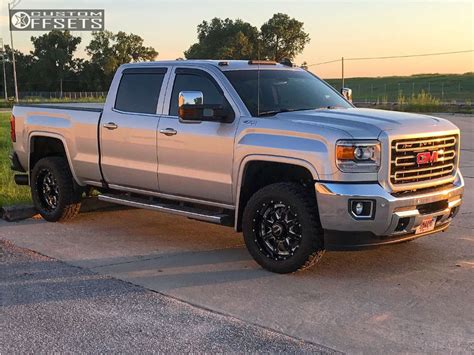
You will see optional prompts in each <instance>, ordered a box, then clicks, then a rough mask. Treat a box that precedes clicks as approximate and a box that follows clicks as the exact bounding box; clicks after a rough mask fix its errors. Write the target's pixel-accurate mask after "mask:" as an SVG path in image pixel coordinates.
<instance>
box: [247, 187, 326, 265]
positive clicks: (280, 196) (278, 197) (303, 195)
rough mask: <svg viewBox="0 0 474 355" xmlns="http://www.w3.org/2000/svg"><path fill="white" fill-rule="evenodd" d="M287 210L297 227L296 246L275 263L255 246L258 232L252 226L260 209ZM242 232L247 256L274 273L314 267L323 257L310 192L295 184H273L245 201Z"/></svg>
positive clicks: (321, 232)
mask: <svg viewBox="0 0 474 355" xmlns="http://www.w3.org/2000/svg"><path fill="white" fill-rule="evenodd" d="M280 202H281V203H283V204H285V205H287V206H290V207H291V209H292V210H294V213H295V214H297V218H298V221H299V224H300V234H301V239H300V244H299V246H298V248H297V249H296V250H295V251H294V254H292V255H291V256H289V257H288V258H287V259H285V260H275V259H274V258H273V257H272V256H270V255H268V254H267V253H266V251H265V250H262V249H265V248H262V245H261V244H260V245H259V243H258V242H257V239H258V230H259V228H258V227H257V226H256V225H255V223H256V222H255V221H256V220H258V218H262V215H261V214H260V215H259V213H262V212H261V211H262V209H263V208H264V207H263V206H266V205H268V204H271V203H280ZM242 223H243V225H242V230H243V234H244V240H245V244H246V246H247V249H248V251H249V253H250V254H251V255H252V257H253V258H254V259H255V261H256V262H257V263H258V264H260V265H261V266H262V267H263V268H264V269H267V270H269V271H272V272H276V273H281V274H284V273H291V272H295V271H299V270H304V269H307V268H309V267H311V266H313V265H314V264H316V263H317V262H318V261H319V260H320V259H321V257H322V256H323V254H324V232H323V229H322V228H321V224H320V222H319V215H318V206H317V203H316V196H315V193H314V190H313V191H311V190H310V189H308V188H306V187H304V186H302V185H300V184H296V183H276V184H272V185H268V186H265V187H263V188H262V189H260V190H259V191H257V192H256V193H255V194H254V195H253V196H252V197H251V198H250V200H249V201H248V203H247V205H246V207H245V209H244V213H243V220H242Z"/></svg>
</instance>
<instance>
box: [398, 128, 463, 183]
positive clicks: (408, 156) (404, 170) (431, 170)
mask: <svg viewBox="0 0 474 355" xmlns="http://www.w3.org/2000/svg"><path fill="white" fill-rule="evenodd" d="M457 146H458V137H457V136H456V135H451V136H442V137H429V138H411V139H399V140H395V141H393V142H392V151H391V161H390V181H391V183H392V184H394V185H402V184H413V183H417V182H423V181H428V180H435V179H441V178H444V177H447V176H450V175H452V174H453V172H454V171H455V169H456V161H457V151H458V150H457Z"/></svg>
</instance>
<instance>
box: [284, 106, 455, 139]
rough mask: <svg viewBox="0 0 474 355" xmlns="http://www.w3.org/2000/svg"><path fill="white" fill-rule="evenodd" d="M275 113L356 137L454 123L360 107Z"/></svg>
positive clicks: (444, 127) (431, 129)
mask: <svg viewBox="0 0 474 355" xmlns="http://www.w3.org/2000/svg"><path fill="white" fill-rule="evenodd" d="M276 117H277V118H278V119H283V120H289V121H292V122H294V123H298V124H306V125H309V126H324V127H330V128H334V129H339V130H343V131H345V132H346V133H347V134H348V135H350V136H352V137H354V138H366V139H370V138H372V139H373V138H377V137H378V136H379V135H380V133H381V132H383V131H385V132H387V133H390V132H389V131H396V133H404V134H406V133H420V132H427V131H428V132H429V131H437V130H438V129H440V128H442V129H450V128H453V127H455V126H454V125H452V124H451V123H450V122H449V121H446V120H443V119H441V118H437V117H431V116H427V115H420V114H413V113H405V112H397V111H385V110H374V109H359V108H349V109H327V110H308V111H297V112H285V113H279V114H278V115H277V116H276ZM308 128H309V127H308ZM309 130H311V129H310V128H309Z"/></svg>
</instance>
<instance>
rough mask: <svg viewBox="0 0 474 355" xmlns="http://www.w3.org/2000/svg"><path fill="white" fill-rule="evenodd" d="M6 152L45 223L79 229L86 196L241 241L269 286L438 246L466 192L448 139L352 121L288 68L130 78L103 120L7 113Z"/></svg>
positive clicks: (337, 100) (424, 119)
mask: <svg viewBox="0 0 474 355" xmlns="http://www.w3.org/2000/svg"><path fill="white" fill-rule="evenodd" d="M346 92H347V91H346ZM11 138H12V141H13V148H14V150H13V152H12V154H11V161H12V168H13V169H14V170H16V171H18V172H20V173H19V174H17V175H15V181H16V182H17V183H18V184H23V185H29V186H30V187H31V193H32V198H33V201H34V204H35V206H36V208H37V209H38V211H39V213H40V214H41V215H42V217H43V218H44V219H45V220H47V221H51V222H56V221H65V220H68V219H70V218H72V217H74V216H76V215H77V213H78V212H79V207H80V203H81V197H82V196H83V195H84V193H85V192H86V191H89V190H90V189H91V188H95V189H97V190H99V192H100V193H101V194H100V196H99V199H101V200H104V201H109V202H112V203H117V204H123V205H127V206H132V207H138V208H146V209H151V210H156V211H162V212H168V213H174V214H177V215H180V216H184V217H188V218H191V219H195V220H201V221H206V222H211V223H217V224H222V225H227V226H232V227H233V228H235V230H236V231H243V235H244V239H245V243H246V246H247V248H248V251H249V252H250V254H251V255H252V257H253V258H254V259H255V260H256V261H257V262H258V263H259V264H260V265H261V266H262V267H264V268H266V269H268V270H271V271H273V272H278V273H288V272H294V271H297V270H299V269H304V268H307V267H310V266H311V265H313V264H314V263H316V262H317V261H318V260H320V258H321V256H322V255H323V253H324V250H326V249H333V250H334V249H336V250H337V249H348V248H363V247H371V246H377V245H384V244H392V243H397V242H405V241H409V240H412V239H415V238H418V237H421V236H425V235H429V234H433V233H436V232H441V231H444V230H445V229H446V228H448V226H449V225H450V223H451V221H452V219H453V218H454V216H455V215H456V214H457V213H458V211H459V207H460V205H461V199H462V195H463V190H464V182H463V178H462V176H461V172H460V171H459V168H458V165H459V151H460V141H459V140H460V131H459V129H458V128H457V127H456V126H455V125H453V124H452V123H450V122H448V121H446V120H443V119H440V118H436V117H430V116H426V115H419V114H408V113H402V112H391V111H383V110H372V109H358V108H355V107H354V106H353V105H352V104H351V102H350V100H347V99H346V98H345V97H344V95H341V94H340V93H339V92H337V91H336V90H334V89H333V88H332V87H330V86H329V85H328V84H326V83H325V82H324V81H322V80H320V79H319V78H318V77H316V76H315V75H313V74H312V73H310V72H308V71H306V70H303V69H301V68H296V67H292V66H290V65H288V64H287V63H286V64H279V63H275V62H268V61H205V60H199V61H195V60H189V61H162V62H148V63H133V64H126V65H123V66H121V67H120V68H119V69H118V71H117V73H116V75H115V77H114V79H113V82H112V84H111V87H110V90H109V93H108V96H107V100H106V102H105V104H104V105H90V104H89V105H81V104H57V105H30V106H29V105H16V106H15V107H14V108H13V112H12V116H11Z"/></svg>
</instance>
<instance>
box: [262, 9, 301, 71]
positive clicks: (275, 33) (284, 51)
mask: <svg viewBox="0 0 474 355" xmlns="http://www.w3.org/2000/svg"><path fill="white" fill-rule="evenodd" d="M303 25H304V24H303V22H300V21H298V20H296V19H294V18H291V17H290V16H288V15H286V14H282V13H278V14H275V15H273V17H272V18H271V19H270V20H268V21H267V22H265V23H264V24H263V25H262V27H261V28H260V33H261V38H262V47H263V48H262V54H263V55H264V56H266V57H267V58H268V59H272V60H275V61H277V62H279V61H281V60H282V59H283V58H288V59H291V60H293V59H294V58H295V56H296V55H297V54H299V53H301V52H302V51H303V49H304V47H305V45H306V44H308V43H309V41H310V38H309V34H307V33H306V32H304V31H303Z"/></svg>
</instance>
